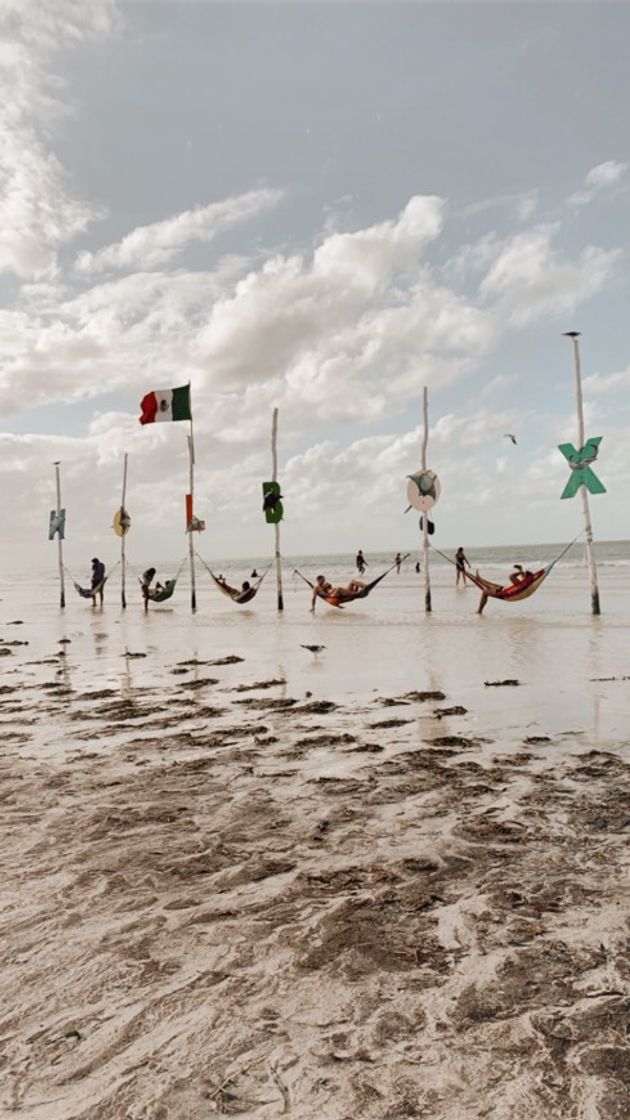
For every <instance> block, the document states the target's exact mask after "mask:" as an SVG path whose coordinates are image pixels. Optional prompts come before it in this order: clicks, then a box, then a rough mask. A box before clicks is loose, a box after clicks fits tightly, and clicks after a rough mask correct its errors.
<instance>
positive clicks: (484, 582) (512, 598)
mask: <svg viewBox="0 0 630 1120" xmlns="http://www.w3.org/2000/svg"><path fill="white" fill-rule="evenodd" d="M581 536H582V533H578V535H577V537H574V538H573V540H572V541H571V543H570V544H568V545H566V546H565V547H564V548H563V549H562V552H561V553H560V555H559V556H556V558H555V560H552V561H551V563H550V564H547V567H546V568H539V570H538V571H537V572H527V573H524V575H523V578H522V579H519V580H518V582H517V583H508V584H507V585H502V584H500V583H492V581H491V580H489V579H484V578H483V576H480V575H479V572H475V574H474V575H473V574H472V572H466V571H464V577H465V578H466V579H469V580H470V582H471V583H474V585H475V587H478V588H479V590H480V591H482V592H483V594H484V595H487V596H488V598H489V599H500V600H501V601H502V602H503V603H520V602H521V600H522V599H529V597H530V595H533V594H534V592H536V591H538V588H539V587H540V585H541V583H543V582H544V581H545V580H546V578H547V576H548V575H549V573H550V572H551V571H552V569H553V568H554V567H555V566H556V564H557V563H558V561H559V560H562V557H563V556H565V555H566V553H567V552H568V551H569V549H570V548H573V545H574V544H575V542H576V541H577V540H578V539H579V537H581ZM433 550H434V552H437V553H438V555H439V556H441V557H442V558H443V559H444V560H448V563H449V564H453V561H452V560H451V558H450V557H449V556H445V555H444V553H443V552H440V550H439V548H435V545H434V546H433Z"/></svg>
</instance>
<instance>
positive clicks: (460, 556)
mask: <svg viewBox="0 0 630 1120" xmlns="http://www.w3.org/2000/svg"><path fill="white" fill-rule="evenodd" d="M467 564H468V567H470V563H469V561H468V557H467V556H466V553H465V552H464V550H463V548H462V546H461V545H460V546H459V548H458V549H457V552H456V553H455V571H456V576H455V586H456V587H459V581H460V579H461V581H462V583H463V585H464V587H465V586H466V565H467Z"/></svg>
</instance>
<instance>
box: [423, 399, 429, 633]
mask: <svg viewBox="0 0 630 1120" xmlns="http://www.w3.org/2000/svg"><path fill="white" fill-rule="evenodd" d="M422 423H423V433H422V470H423V471H426V469H427V444H428V442H429V393H428V390H427V387H426V385H425V386H424V388H423V390H422ZM422 570H423V572H424V610H425V613H426V614H430V613H431V574H430V572H429V516H428V514H427V512H426V510H425V511H424V513H423V515H422Z"/></svg>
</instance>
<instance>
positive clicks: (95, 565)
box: [90, 556, 105, 607]
mask: <svg viewBox="0 0 630 1120" xmlns="http://www.w3.org/2000/svg"><path fill="white" fill-rule="evenodd" d="M104 583H105V565H104V563H103V561H102V560H99V559H98V557H97V556H94V557H93V559H92V582H91V584H90V590H91V592H92V606H94V607H95V606H96V596H97V595H98V597H99V602H100V604H101V606H103V584H104Z"/></svg>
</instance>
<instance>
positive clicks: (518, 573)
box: [510, 564, 533, 583]
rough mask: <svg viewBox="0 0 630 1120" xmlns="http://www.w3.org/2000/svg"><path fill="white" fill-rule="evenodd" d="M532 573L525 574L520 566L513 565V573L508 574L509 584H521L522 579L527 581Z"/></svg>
mask: <svg viewBox="0 0 630 1120" xmlns="http://www.w3.org/2000/svg"><path fill="white" fill-rule="evenodd" d="M531 575H533V572H527V571H525V569H524V568H523V565H522V564H515V565H514V571H513V572H511V573H510V583H522V582H523V580H524V579H529V577H530V576H531Z"/></svg>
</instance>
